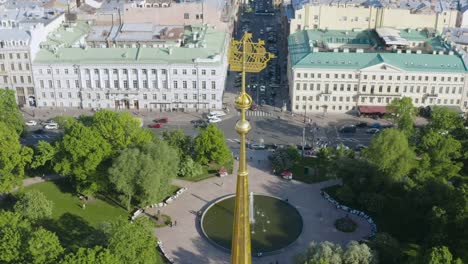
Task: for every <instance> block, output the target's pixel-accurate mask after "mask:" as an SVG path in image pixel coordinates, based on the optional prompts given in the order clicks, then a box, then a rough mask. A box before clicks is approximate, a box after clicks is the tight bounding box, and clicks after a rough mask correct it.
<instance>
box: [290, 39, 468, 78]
mask: <svg viewBox="0 0 468 264" xmlns="http://www.w3.org/2000/svg"><path fill="white" fill-rule="evenodd" d="M400 36H401V37H404V39H405V40H407V41H409V42H412V43H413V44H414V45H415V44H417V45H418V46H414V47H408V48H407V49H406V50H403V51H402V50H398V49H395V48H394V47H393V45H392V47H389V46H387V45H385V42H384V41H383V40H382V39H380V38H379V36H378V35H377V33H376V32H375V31H372V30H365V31H359V32H353V31H338V30H335V31H333V30H332V31H319V30H303V31H299V32H296V33H293V34H291V35H290V36H289V37H288V47H289V54H290V60H291V64H292V67H305V68H321V69H327V68H330V69H335V68H336V69H354V70H359V69H362V68H366V67H369V66H372V65H377V64H381V63H386V64H389V65H393V66H394V67H397V68H400V69H402V70H406V71H429V72H465V71H466V68H465V64H464V62H463V60H462V58H461V57H460V56H459V55H457V54H455V52H454V51H453V50H452V49H451V47H450V46H449V45H448V44H447V43H445V42H444V41H443V40H442V39H441V38H440V37H437V36H436V37H432V36H431V35H430V34H427V32H425V31H414V32H413V31H404V30H401V31H400Z"/></svg>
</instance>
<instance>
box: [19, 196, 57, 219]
mask: <svg viewBox="0 0 468 264" xmlns="http://www.w3.org/2000/svg"><path fill="white" fill-rule="evenodd" d="M53 207H54V203H53V202H52V201H50V200H48V199H47V197H46V196H45V195H44V194H43V193H42V192H40V191H37V190H31V191H28V192H26V193H24V194H22V195H20V197H19V200H18V201H17V202H16V204H15V207H14V208H15V212H17V213H18V214H20V215H22V216H23V217H25V218H27V219H29V220H30V221H31V222H33V223H34V222H36V221H38V220H43V219H48V218H50V217H51V216H52V209H53Z"/></svg>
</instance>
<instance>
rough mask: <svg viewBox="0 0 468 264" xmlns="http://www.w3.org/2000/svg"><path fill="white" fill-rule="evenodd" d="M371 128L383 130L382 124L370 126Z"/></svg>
mask: <svg viewBox="0 0 468 264" xmlns="http://www.w3.org/2000/svg"><path fill="white" fill-rule="evenodd" d="M369 127H370V128H378V129H380V128H382V125H381V124H380V123H373V124H372V125H370V126H369Z"/></svg>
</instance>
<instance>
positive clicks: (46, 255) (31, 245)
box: [28, 228, 64, 264]
mask: <svg viewBox="0 0 468 264" xmlns="http://www.w3.org/2000/svg"><path fill="white" fill-rule="evenodd" d="M63 250H64V249H63V248H62V246H61V245H60V241H59V239H58V237H57V235H55V233H52V232H50V231H48V230H45V229H43V228H39V229H38V230H36V231H34V232H33V233H32V234H31V236H30V238H29V240H28V254H29V258H30V262H29V263H35V264H43V263H57V260H58V257H59V256H60V255H61V254H62V252H63Z"/></svg>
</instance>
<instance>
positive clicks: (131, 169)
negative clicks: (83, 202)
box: [109, 141, 179, 210]
mask: <svg viewBox="0 0 468 264" xmlns="http://www.w3.org/2000/svg"><path fill="white" fill-rule="evenodd" d="M178 164H179V160H178V156H177V153H176V151H175V150H174V149H172V148H171V147H169V146H168V145H167V143H165V142H164V141H159V142H158V143H150V144H148V146H147V147H145V148H144V149H143V150H140V149H136V148H133V149H127V150H124V151H123V152H122V153H121V154H120V155H119V156H118V157H117V158H116V159H115V160H114V161H113V164H112V166H111V168H109V181H110V182H111V183H112V184H113V185H114V186H115V188H116V190H117V191H119V192H121V193H122V194H123V197H122V199H121V200H122V202H123V203H124V204H125V205H126V206H127V210H130V207H131V204H132V199H136V200H137V201H138V204H139V205H140V206H145V205H148V204H150V203H155V202H157V201H160V200H162V199H163V198H164V197H166V196H167V195H168V194H169V193H168V190H169V189H170V183H171V179H172V178H175V177H176V175H177V173H178V168H177V167H178Z"/></svg>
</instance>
